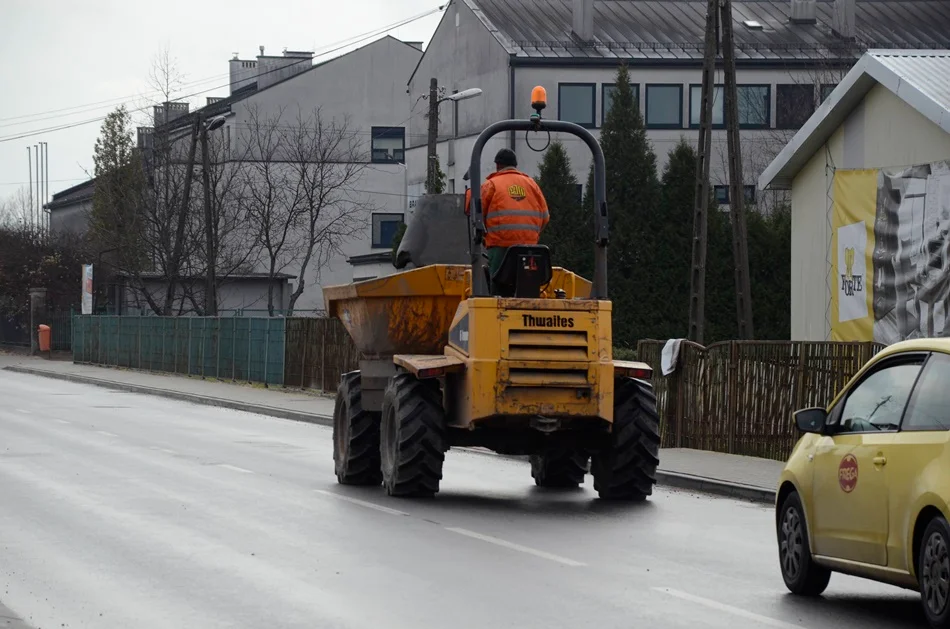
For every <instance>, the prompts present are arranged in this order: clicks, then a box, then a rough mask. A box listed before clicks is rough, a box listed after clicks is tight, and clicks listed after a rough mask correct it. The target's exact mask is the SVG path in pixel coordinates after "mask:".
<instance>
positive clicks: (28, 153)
mask: <svg viewBox="0 0 950 629" xmlns="http://www.w3.org/2000/svg"><path fill="white" fill-rule="evenodd" d="M26 165H27V166H28V167H29V168H30V199H29V201H30V216H24V217H23V221H24V222H27V221H29V222H32V220H33V153H32V152H31V149H30V147H29V146H28V147H26ZM37 176H39V174H37Z"/></svg>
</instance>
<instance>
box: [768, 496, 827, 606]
mask: <svg viewBox="0 0 950 629" xmlns="http://www.w3.org/2000/svg"><path fill="white" fill-rule="evenodd" d="M777 528H778V530H777V533H778V556H779V563H780V564H781V567H782V579H784V580H785V586H786V587H787V588H788V590H789V592H791V593H792V594H799V595H801V596H818V595H819V594H821V593H822V592H824V591H825V588H827V587H828V581H829V580H830V579H831V571H830V570H828V569H827V568H823V567H822V566H819V565H818V564H816V563H815V562H814V560H813V559H812V557H811V548H810V546H809V544H808V528H807V527H806V525H805V510H804V509H802V501H801V498H799V497H798V493H797V492H794V491H793V492H792V493H790V494H789V495H788V497H787V498H785V501H784V502H783V503H782V506H781V507H780V508H779V513H778V520H777Z"/></svg>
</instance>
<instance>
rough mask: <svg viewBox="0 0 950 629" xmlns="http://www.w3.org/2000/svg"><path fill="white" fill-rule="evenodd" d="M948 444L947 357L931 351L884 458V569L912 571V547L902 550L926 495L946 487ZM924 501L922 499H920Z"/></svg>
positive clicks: (949, 373) (949, 378)
mask: <svg viewBox="0 0 950 629" xmlns="http://www.w3.org/2000/svg"><path fill="white" fill-rule="evenodd" d="M948 446H950V356H948V355H947V354H942V353H939V352H934V353H933V354H931V355H930V357H929V358H928V359H927V362H926V364H925V365H924V368H923V371H922V372H921V374H920V378H919V379H918V380H917V385H916V386H915V387H914V392H913V394H912V395H911V396H910V401H909V402H908V404H907V410H906V411H904V418H903V420H902V422H901V429H900V432H899V433H898V434H897V435H896V436H895V437H894V443H893V444H892V445H891V446H890V454H888V456H887V484H888V503H889V510H890V514H891V515H890V529H891V530H890V533H889V535H888V565H889V566H890V567H892V568H896V569H898V570H908V571H909V570H910V569H911V568H912V567H913V560H914V557H913V549H912V548H908V547H907V545H908V544H907V539H908V537H910V531H909V530H908V529H910V527H913V525H914V517H915V516H916V515H917V513H916V512H917V511H919V510H920V509H921V508H922V507H923V506H924V505H925V504H932V503H931V502H930V499H928V498H926V494H928V493H930V494H937V495H939V494H942V493H943V492H944V491H945V490H944V488H945V487H946V482H947V477H948V472H947V451H948ZM922 497H924V499H923V500H921V498H922Z"/></svg>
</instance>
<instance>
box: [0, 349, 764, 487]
mask: <svg viewBox="0 0 950 629" xmlns="http://www.w3.org/2000/svg"><path fill="white" fill-rule="evenodd" d="M4 370H5V371H12V372H14V373H23V374H29V375H33V376H41V377H44V378H52V379H54V380H67V381H69V382H78V383H80V384H91V385H95V386H99V387H105V388H108V389H115V390H117V391H125V392H127V393H141V394H144V395H154V396H158V397H164V398H169V399H173V400H182V401H185V402H192V403H194V404H203V405H205V406H217V407H220V408H229V409H232V410H236V411H244V412H247V413H257V414H259V415H268V416H270V417H278V418H280V419H289V420H292V421H298V422H304V423H308V424H320V425H323V426H332V425H333V418H332V417H329V416H327V415H318V414H316V413H303V412H300V411H292V410H289V409H285V408H279V407H275V406H267V405H263V404H251V403H245V402H236V401H234V400H229V399H226V398H216V397H208V396H205V395H198V394H195V393H184V392H180V391H170V390H168V389H159V388H156V387H149V386H145V385H141V384H129V383H126V382H116V381H114V380H106V379H104V378H93V377H91V376H79V375H76V374H71V373H58V372H52V371H46V370H44V369H32V368H30V367H22V366H19V365H11V366H9V367H4ZM460 449H463V450H466V451H469V452H473V453H476V454H492V455H494V453H493V452H482V451H480V450H479V449H474V448H460ZM496 456H497V455H496ZM505 458H511V459H520V460H525V459H526V458H527V457H509V456H506V457H505ZM656 481H657V485H660V486H664V487H677V488H679V489H690V490H694V491H699V492H703V493H708V494H715V495H720V496H726V497H729V498H740V499H744V500H750V501H752V502H756V503H759V504H769V505H771V504H774V503H775V490H773V489H765V488H763V487H756V486H754V485H744V484H742V483H733V482H729V481H723V480H716V479H713V478H704V477H702V476H693V475H692V474H684V473H682V472H671V471H666V470H657V471H656Z"/></svg>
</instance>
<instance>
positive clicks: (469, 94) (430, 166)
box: [426, 77, 482, 194]
mask: <svg viewBox="0 0 950 629" xmlns="http://www.w3.org/2000/svg"><path fill="white" fill-rule="evenodd" d="M481 94H482V90H481V89H479V88H477V87H472V88H469V89H467V90H462V91H461V92H456V93H454V94H451V95H449V96H446V97H444V98H439V82H438V80H437V79H436V78H435V77H433V78H432V79H430V80H429V137H428V153H427V155H426V192H427V193H428V194H432V192H433V190H435V173H436V169H435V165H436V159H437V157H436V144H437V140H438V134H439V104H440V103H442V102H444V101H454V102H458V101H460V100H467V99H469V98H476V97H478V96H481Z"/></svg>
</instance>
